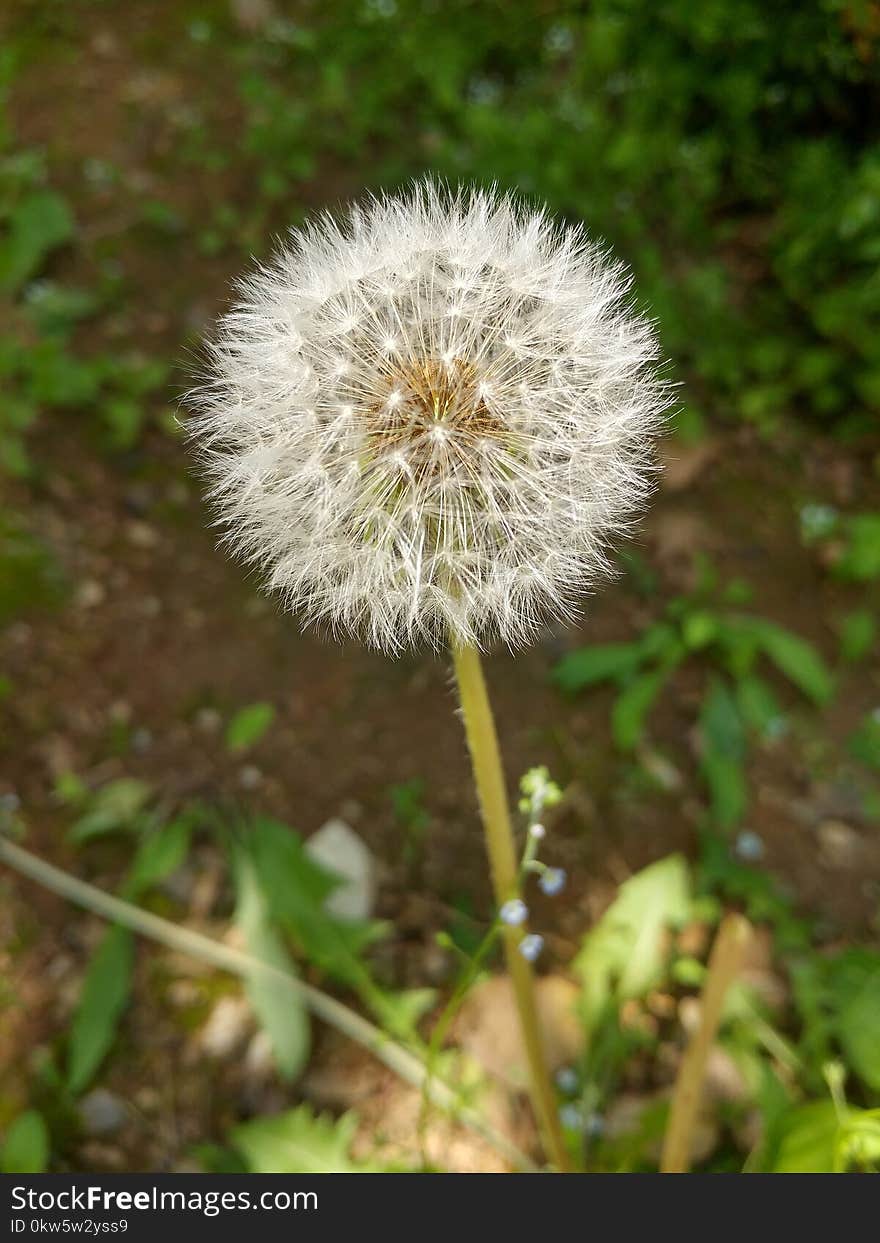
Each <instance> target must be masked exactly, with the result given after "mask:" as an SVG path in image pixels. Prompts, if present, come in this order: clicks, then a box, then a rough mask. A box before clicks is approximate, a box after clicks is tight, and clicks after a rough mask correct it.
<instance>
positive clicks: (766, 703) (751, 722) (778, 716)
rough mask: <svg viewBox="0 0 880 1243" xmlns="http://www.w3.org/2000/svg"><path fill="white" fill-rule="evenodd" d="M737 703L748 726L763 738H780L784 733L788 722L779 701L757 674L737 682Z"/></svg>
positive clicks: (747, 675)
mask: <svg viewBox="0 0 880 1243" xmlns="http://www.w3.org/2000/svg"><path fill="white" fill-rule="evenodd" d="M736 703H737V707H738V708H739V711H740V715H741V716H742V719H743V720H744V721H745V723H746V725H748V726H749V728H750V729H753V730H754V731H755V732H756V733H757V734H758V735H760V737H761V738H764V739H768V740H769V739H773V738H779V737H780V736H781V735H782V734H783V733H784V731H785V726H786V720H785V716H784V715H783V712H782V709H781V708H780V706H779V701H778V700H777V698H776V696H775V695H774V694H773V691H772V690H771V689H770V687H769V685H768V684H767V683H766V682H765V681H764V679H763V678H759V677H758V676H757V674H746V676H745V677H742V678H740V679H739V680H738V681H737V684H736Z"/></svg>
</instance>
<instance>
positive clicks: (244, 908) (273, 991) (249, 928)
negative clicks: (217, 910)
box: [235, 852, 311, 1079]
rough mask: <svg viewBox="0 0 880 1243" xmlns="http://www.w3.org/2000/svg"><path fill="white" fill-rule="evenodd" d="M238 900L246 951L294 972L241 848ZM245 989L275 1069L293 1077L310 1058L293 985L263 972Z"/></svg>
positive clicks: (306, 1026) (301, 1006) (304, 1012)
mask: <svg viewBox="0 0 880 1243" xmlns="http://www.w3.org/2000/svg"><path fill="white" fill-rule="evenodd" d="M235 883H236V890H237V902H236V907H235V922H236V925H237V927H238V928H239V929H240V930H241V933H242V936H243V937H244V943H245V946H246V948H247V951H248V953H249V954H251V955H252V956H253V957H254V958H258V959H259V960H260V961H261V962H264V963H267V964H268V965H269V966H271V967H276V968H278V970H279V971H284V972H286V973H287V974H288V975H292V976H296V975H298V972H297V969H296V966H295V964H294V963H293V960H292V959H291V957H290V955H289V954H288V953H287V950H286V949H285V948H284V944H283V942H282V940H281V938H280V936H279V935H278V933H277V932H276V930H275V928H274V927H273V925H272V920H271V917H270V914H269V909H268V904H267V902H266V899H265V897H264V895H263V892H262V890H261V888H260V884H259V880H258V877H257V873H256V870H255V868H254V865H253V863H252V862H251V860H250V859H249V858H248V857H247V855H246V854H245V853H244V852H240V853H239V855H238V858H237V861H236V867H235ZM245 991H246V992H247V996H248V998H249V1000H250V1003H251V1005H252V1006H253V1008H254V1012H255V1013H256V1015H257V1018H258V1019H259V1020H260V1023H261V1024H262V1025H263V1027H264V1028H265V1029H266V1031H267V1033H268V1035H269V1039H270V1040H271V1042H272V1052H273V1054H274V1056H275V1063H276V1065H277V1067H278V1070H279V1072H280V1073H281V1075H282V1076H283V1077H284V1078H285V1079H295V1078H296V1077H297V1075H299V1073H300V1072H301V1071H302V1069H303V1067H304V1066H305V1065H306V1063H307V1061H308V1059H309V1049H310V1045H311V1037H310V1030H309V1017H308V1012H307V1010H306V1006H305V1002H304V1001H303V997H302V994H301V992H300V991H299V990H298V989H297V988H296V986H295V984H293V983H291V984H285V983H284V981H282V980H280V979H278V978H276V977H272V978H266V977H265V976H262V975H254V976H251V977H249V978H248V980H247V982H246V984H245Z"/></svg>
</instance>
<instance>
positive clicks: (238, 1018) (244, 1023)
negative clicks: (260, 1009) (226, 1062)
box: [198, 997, 254, 1060]
mask: <svg viewBox="0 0 880 1243" xmlns="http://www.w3.org/2000/svg"><path fill="white" fill-rule="evenodd" d="M253 1022H254V1020H253V1012H252V1010H251V1007H250V1005H249V1004H248V1002H247V1001H246V1000H245V998H244V997H221V998H220V1000H219V1001H218V1002H217V1004H216V1005H215V1006H214V1009H213V1010H212V1011H211V1013H210V1014H209V1015H208V1020H207V1022H206V1023H205V1025H204V1027H203V1028H202V1029H201V1031H200V1032H199V1036H198V1043H199V1048H200V1049H201V1050H202V1052H203V1053H205V1054H207V1056H208V1057H213V1058H217V1059H218V1060H220V1059H221V1058H225V1057H230V1056H231V1054H233V1053H234V1052H235V1051H236V1049H238V1048H239V1047H240V1046H241V1045H243V1044H244V1042H245V1040H246V1039H247V1037H248V1036H249V1035H250V1033H251V1031H252V1029H253Z"/></svg>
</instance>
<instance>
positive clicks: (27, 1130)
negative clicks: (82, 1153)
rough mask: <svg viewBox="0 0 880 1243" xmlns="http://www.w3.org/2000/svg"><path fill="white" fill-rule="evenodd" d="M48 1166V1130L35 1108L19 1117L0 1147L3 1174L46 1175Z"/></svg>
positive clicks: (0, 1170)
mask: <svg viewBox="0 0 880 1243" xmlns="http://www.w3.org/2000/svg"><path fill="white" fill-rule="evenodd" d="M48 1164H49V1129H48V1127H47V1126H46V1123H45V1120H44V1119H43V1115H42V1114H40V1113H38V1112H37V1111H36V1109H28V1110H27V1112H26V1113H23V1114H19V1115H18V1117H17V1118H15V1119H14V1120H13V1122H12V1123H11V1124H10V1126H9V1129H8V1131H7V1132H6V1138H5V1139H4V1141H3V1144H2V1147H0V1173H2V1174H45V1172H46V1167H47V1166H48Z"/></svg>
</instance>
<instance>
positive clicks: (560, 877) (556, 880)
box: [538, 868, 566, 898]
mask: <svg viewBox="0 0 880 1243" xmlns="http://www.w3.org/2000/svg"><path fill="white" fill-rule="evenodd" d="M565 881H566V875H565V869H564V868H547V869H546V871H544V872H542V874H541V879H540V880H539V881H538V886H539V887H540V889H541V892H542V893H546V894H547V895H548V896H549V897H551V898H555V897H556V895H557V894H558V893H562V891H563V889H564V888H565Z"/></svg>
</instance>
